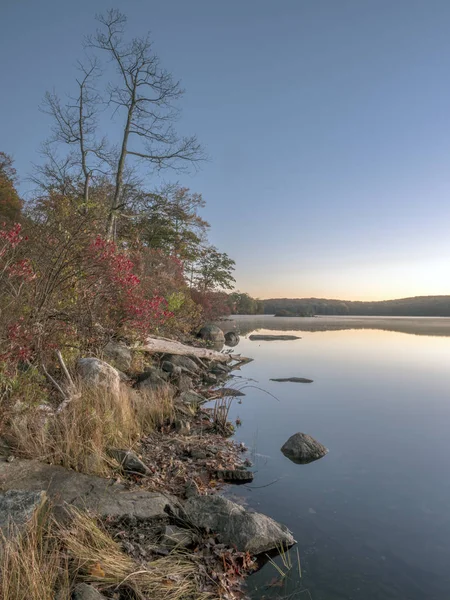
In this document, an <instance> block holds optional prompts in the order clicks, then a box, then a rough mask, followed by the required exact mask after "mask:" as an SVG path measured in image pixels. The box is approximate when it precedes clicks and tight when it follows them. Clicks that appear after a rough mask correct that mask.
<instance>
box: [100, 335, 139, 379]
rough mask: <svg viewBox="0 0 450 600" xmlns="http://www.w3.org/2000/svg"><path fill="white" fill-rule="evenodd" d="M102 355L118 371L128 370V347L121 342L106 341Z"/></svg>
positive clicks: (129, 364)
mask: <svg viewBox="0 0 450 600" xmlns="http://www.w3.org/2000/svg"><path fill="white" fill-rule="evenodd" d="M103 355H104V357H105V358H106V359H107V360H109V361H110V362H111V363H112V364H113V365H114V366H115V367H116V368H117V369H119V370H120V371H128V370H129V368H130V367H131V359H132V357H131V352H130V349H129V348H128V347H127V346H126V345H125V344H123V343H122V342H115V341H113V340H111V341H110V342H108V343H107V344H106V346H105V347H104V348H103Z"/></svg>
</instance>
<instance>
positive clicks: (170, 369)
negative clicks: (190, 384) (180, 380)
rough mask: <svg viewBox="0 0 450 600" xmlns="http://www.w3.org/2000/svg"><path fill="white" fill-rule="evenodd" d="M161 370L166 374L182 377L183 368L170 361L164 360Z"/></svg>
mask: <svg viewBox="0 0 450 600" xmlns="http://www.w3.org/2000/svg"><path fill="white" fill-rule="evenodd" d="M161 369H162V370H163V371H165V372H166V373H170V374H171V375H181V367H179V366H178V365H175V364H174V363H172V362H170V361H169V360H164V361H163V363H162V365H161Z"/></svg>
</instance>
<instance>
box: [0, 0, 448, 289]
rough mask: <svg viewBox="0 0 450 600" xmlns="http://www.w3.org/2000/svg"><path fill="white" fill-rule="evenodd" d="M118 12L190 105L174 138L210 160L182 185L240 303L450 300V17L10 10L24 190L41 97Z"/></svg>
mask: <svg viewBox="0 0 450 600" xmlns="http://www.w3.org/2000/svg"><path fill="white" fill-rule="evenodd" d="M110 7H113V8H115V7H118V8H120V9H121V10H123V11H124V12H126V14H127V15H128V18H129V31H130V32H132V33H133V34H136V35H139V34H143V33H144V32H145V31H146V30H151V32H152V37H153V39H154V42H155V49H156V50H157V52H158V53H159V55H160V57H161V59H162V62H163V64H164V66H165V67H166V68H167V69H169V70H171V71H172V72H173V73H174V75H175V76H176V77H179V78H180V79H181V80H182V82H183V85H184V87H185V88H186V90H187V93H186V96H185V97H184V99H183V117H182V120H181V122H180V128H181V130H182V131H183V132H184V133H196V134H197V135H198V137H199V139H200V141H201V142H202V143H203V144H204V146H205V148H206V150H207V152H208V154H209V156H210V157H211V160H210V162H208V163H206V164H205V165H204V166H203V168H202V170H201V172H200V173H197V174H196V175H193V176H180V177H176V176H175V175H173V178H175V179H179V181H180V183H182V184H184V185H187V186H189V187H190V188H191V189H192V190H193V191H198V192H201V193H202V194H203V195H204V198H205V199H206V201H207V203H208V205H207V210H206V213H205V217H206V218H207V219H208V220H209V221H210V222H211V224H212V233H211V238H212V241H213V243H215V244H216V245H217V246H218V247H219V248H220V249H221V250H223V251H226V252H228V253H229V254H230V255H231V256H232V257H233V258H235V260H236V262H237V271H236V275H237V281H238V287H239V288H240V289H241V290H247V291H249V292H250V293H252V294H254V295H257V296H260V297H274V296H279V297H281V296H290V297H294V296H295V297H298V296H310V295H315V296H327V297H340V298H346V299H353V298H355V299H357V298H360V299H366V298H367V299H372V298H373V299H378V298H393V297H400V296H409V295H419V294H447V293H450V277H449V276H450V2H449V1H448V0H227V1H226V2H219V0H164V2H161V1H159V2H156V1H154V0H130V1H128V2H122V3H121V4H120V5H117V4H116V5H114V4H111V3H110V2H107V1H104V0H91V1H88V0H78V1H77V2H73V1H70V2H69V1H68V0H39V1H37V0H2V2H1V8H0V21H1V24H2V27H1V36H0V55H1V57H2V77H1V81H2V83H1V87H0V132H1V138H0V149H1V150H3V151H6V152H9V153H11V154H12V155H13V156H14V158H15V160H16V166H17V168H18V171H19V174H20V176H21V177H22V178H23V179H24V178H25V176H26V174H27V173H29V172H30V170H31V164H32V162H35V161H37V160H38V157H37V150H38V147H39V144H40V142H41V141H42V140H43V139H45V137H46V136H47V134H48V127H49V122H48V120H47V118H46V117H45V116H44V115H42V114H41V113H40V112H39V110H38V105H39V103H40V101H41V99H42V97H43V95H44V93H45V91H46V90H48V89H52V88H55V89H56V90H58V91H59V92H65V91H70V90H71V86H72V82H73V78H74V74H75V66H74V65H75V61H76V59H77V58H78V57H80V56H81V54H82V52H81V40H82V37H83V35H84V34H85V33H89V32H93V31H94V30H95V26H96V25H95V22H94V15H95V13H96V12H102V11H104V10H106V9H107V8H110ZM114 128H115V125H114V124H113V123H111V131H112V132H114ZM165 177H166V179H167V178H169V177H171V175H170V174H169V173H166V174H165ZM27 187H28V184H27V183H26V182H25V181H23V182H22V188H21V189H22V190H24V191H25V190H27Z"/></svg>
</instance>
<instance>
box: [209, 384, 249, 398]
mask: <svg viewBox="0 0 450 600" xmlns="http://www.w3.org/2000/svg"><path fill="white" fill-rule="evenodd" d="M214 395H218V396H219V398H227V397H228V398H240V397H242V396H245V394H244V393H243V392H241V391H240V390H235V389H234V388H226V387H224V388H220V390H215V391H214Z"/></svg>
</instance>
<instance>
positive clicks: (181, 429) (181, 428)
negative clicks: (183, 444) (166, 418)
mask: <svg viewBox="0 0 450 600" xmlns="http://www.w3.org/2000/svg"><path fill="white" fill-rule="evenodd" d="M175 431H176V432H177V433H179V434H180V435H189V434H190V433H191V423H190V421H188V420H187V419H177V420H176V421H175Z"/></svg>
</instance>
